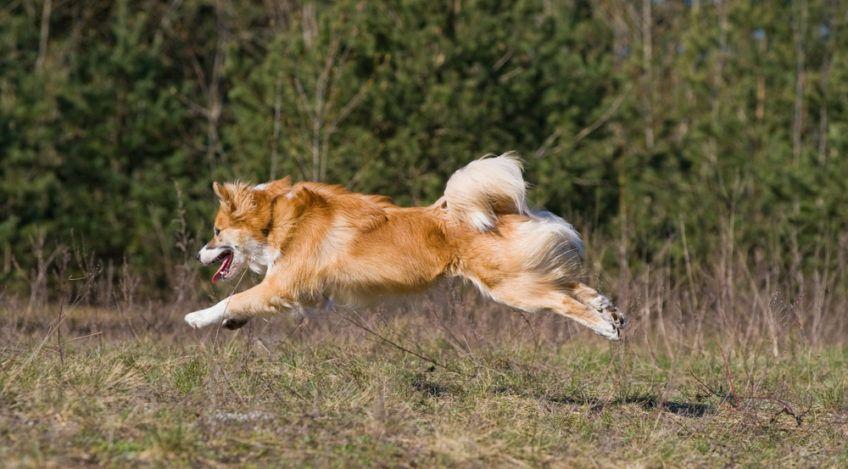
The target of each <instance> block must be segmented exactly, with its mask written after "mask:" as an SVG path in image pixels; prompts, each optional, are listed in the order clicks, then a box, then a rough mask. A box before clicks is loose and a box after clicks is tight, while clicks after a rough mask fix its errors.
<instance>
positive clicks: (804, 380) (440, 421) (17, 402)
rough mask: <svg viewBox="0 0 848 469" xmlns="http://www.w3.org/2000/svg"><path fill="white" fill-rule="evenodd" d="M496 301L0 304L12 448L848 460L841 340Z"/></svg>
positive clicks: (354, 460) (116, 460)
mask: <svg viewBox="0 0 848 469" xmlns="http://www.w3.org/2000/svg"><path fill="white" fill-rule="evenodd" d="M492 314H493V316H491V318H492V319H491V320H490V321H489V322H485V321H483V320H482V319H481V318H482V316H481V317H476V316H474V317H472V318H471V319H468V318H464V319H456V320H455V321H454V322H452V323H450V324H447V323H434V322H433V321H428V320H427V319H426V318H427V317H430V316H428V315H427V314H426V313H422V314H419V315H405V316H402V315H387V314H379V313H374V314H371V315H367V316H365V317H359V316H357V320H356V321H354V322H355V323H356V324H359V325H360V326H362V325H366V326H367V327H368V328H370V329H371V330H373V331H374V332H375V333H376V334H379V337H378V336H375V335H374V334H371V333H368V332H367V331H365V330H364V329H363V328H362V327H358V326H357V325H356V324H352V323H351V322H349V321H345V320H343V318H341V319H340V318H339V317H338V316H319V317H317V318H314V319H311V320H309V321H307V322H305V323H301V324H298V323H297V322H296V321H293V320H284V319H280V320H276V321H274V322H272V323H263V322H255V323H251V324H250V325H248V326H247V327H246V328H244V329H242V330H240V331H238V332H236V333H232V332H229V331H223V330H221V331H216V330H208V331H201V332H195V331H191V330H188V329H187V328H184V327H183V326H182V325H181V324H180V323H179V319H180V315H179V314H177V312H176V311H173V312H172V311H166V312H162V311H159V312H152V311H151V312H148V313H144V314H142V313H139V314H132V315H131V314H129V313H126V312H124V313H119V312H117V311H110V310H94V309H85V308H77V309H73V310H71V311H69V312H68V314H67V315H65V317H64V319H63V320H62V322H61V325H60V327H59V330H61V336H57V334H56V328H54V329H53V330H52V331H51V330H49V326H50V324H51V321H53V322H54V323H55V317H54V316H52V313H50V312H49V311H47V310H45V311H41V312H36V313H29V314H27V313H24V312H23V310H22V309H15V308H7V309H4V310H0V320H2V323H3V324H4V325H8V326H4V327H5V328H6V331H5V332H4V333H3V335H2V336H0V390H2V393H0V460H2V461H4V465H9V466H37V467H44V466H58V465H92V464H96V465H106V466H126V465H127V464H144V463H147V464H153V465H167V466H172V465H174V466H196V465H217V464H247V465H252V466H261V465H264V464H273V465H274V466H278V465H285V466H300V465H304V464H306V465H312V466H350V465H353V466H366V465H367V466H370V465H378V466H434V465H435V466H448V465H463V466H466V465H467V466H489V465H530V466H547V465H554V466H573V465H576V466H624V465H626V466H651V467H654V466H725V465H733V466H752V467H762V466H786V465H794V466H845V465H846V464H848V446H846V439H848V438H846V437H848V395H846V387H847V386H848V377H846V375H847V374H846V373H845V370H846V367H847V366H848V350H846V349H845V348H844V347H843V346H841V345H825V346H820V347H815V348H813V347H809V346H807V345H805V344H803V343H795V344H789V345H785V346H783V347H782V349H781V351H780V353H779V354H777V355H775V354H773V353H770V352H769V350H768V347H766V346H760V345H752V346H750V347H734V348H730V347H728V346H727V345H726V344H725V343H723V342H722V341H721V340H719V339H721V338H720V337H717V336H713V337H712V339H713V340H712V341H707V343H706V344H705V345H704V346H703V347H701V348H699V349H697V350H695V349H692V348H687V346H686V344H685V343H683V341H680V343H678V344H677V345H676V346H672V347H671V348H670V347H669V346H668V345H667V343H664V344H663V345H656V346H655V345H654V343H652V342H650V341H645V340H641V341H633V342H630V343H628V342H625V343H623V344H610V343H607V342H604V341H603V340H601V339H599V338H596V337H594V336H592V335H591V334H589V333H586V332H584V331H579V330H577V329H574V328H573V327H572V326H571V325H569V324H567V323H565V321H563V320H559V319H557V318H550V317H529V318H528V317H521V316H519V315H517V314H516V313H507V312H503V311H501V312H495V313H492ZM486 317H490V316H488V315H487V316H486ZM360 321H361V322H360ZM441 326H445V327H441ZM540 330H542V331H544V333H540V332H539V331H540ZM45 339H46V340H45ZM384 339H385V340H384ZM387 341H391V342H392V343H389V342H387ZM395 344H396V345H400V346H402V347H404V348H407V349H409V350H410V351H412V352H414V353H415V354H417V355H420V356H422V357H424V358H423V359H422V358H419V357H417V356H415V355H413V354H412V353H407V352H404V351H401V350H400V349H399V348H397V347H396V346H395ZM656 344H660V341H656ZM434 362H435V363H437V364H435V363H434ZM796 417H797V418H796Z"/></svg>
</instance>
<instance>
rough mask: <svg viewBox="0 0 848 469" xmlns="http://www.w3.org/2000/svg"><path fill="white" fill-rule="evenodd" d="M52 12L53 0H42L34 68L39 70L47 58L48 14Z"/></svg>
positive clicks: (48, 39)
mask: <svg viewBox="0 0 848 469" xmlns="http://www.w3.org/2000/svg"><path fill="white" fill-rule="evenodd" d="M52 13H53V0H44V3H43V4H42V5H41V31H40V33H39V36H38V58H37V59H36V60H35V69H36V70H41V69H42V68H43V67H44V61H45V60H46V59H47V46H48V43H49V41H50V15H51V14H52Z"/></svg>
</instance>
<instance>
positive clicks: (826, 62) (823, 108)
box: [818, 2, 836, 164]
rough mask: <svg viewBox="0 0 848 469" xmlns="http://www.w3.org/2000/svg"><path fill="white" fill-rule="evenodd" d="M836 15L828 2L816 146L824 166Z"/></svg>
mask: <svg viewBox="0 0 848 469" xmlns="http://www.w3.org/2000/svg"><path fill="white" fill-rule="evenodd" d="M835 14H836V8H834V2H828V4H827V7H826V8H825V15H824V16H825V19H824V27H825V28H826V29H825V30H826V31H827V34H828V37H827V42H826V44H825V50H824V58H823V59H822V66H821V82H820V84H821V90H822V98H821V104H820V105H819V145H818V155H819V163H821V164H824V163H825V162H827V134H828V129H829V124H828V116H827V108H828V106H829V105H830V99H829V98H830V93H829V92H830V89H829V88H830V68H831V66H830V64H831V61H832V60H833V53H834V47H833V45H834V42H835V41H834V38H835V37H836V24H835V23H834V22H833V21H832V20H831V17H832V15H835Z"/></svg>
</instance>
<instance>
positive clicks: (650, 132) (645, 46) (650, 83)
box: [642, 0, 654, 149]
mask: <svg viewBox="0 0 848 469" xmlns="http://www.w3.org/2000/svg"><path fill="white" fill-rule="evenodd" d="M651 1H652V0H642V69H643V76H642V77H643V80H644V83H643V87H644V88H643V103H644V108H645V147H646V148H647V149H651V148H653V147H654V93H653V90H654V77H653V56H654V50H653V44H652V42H653V37H652V32H651V27H652V23H653V17H652V16H653V14H652V11H651Z"/></svg>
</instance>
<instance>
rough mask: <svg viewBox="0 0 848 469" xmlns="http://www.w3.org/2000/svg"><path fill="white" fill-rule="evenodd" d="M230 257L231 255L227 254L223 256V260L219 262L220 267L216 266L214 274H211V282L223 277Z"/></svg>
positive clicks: (231, 257)
mask: <svg viewBox="0 0 848 469" xmlns="http://www.w3.org/2000/svg"><path fill="white" fill-rule="evenodd" d="M232 259H233V256H227V257H226V258H224V261H223V262H221V265H220V267H218V270H217V271H216V272H215V274H214V275H212V283H215V282H217V281H218V280H221V279H222V278H224V273H225V272H226V271H227V268H228V267H229V266H230V261H231V260H232Z"/></svg>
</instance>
